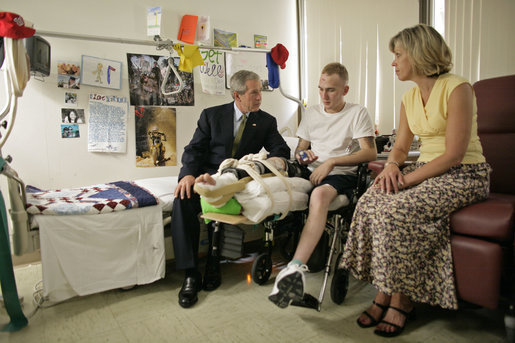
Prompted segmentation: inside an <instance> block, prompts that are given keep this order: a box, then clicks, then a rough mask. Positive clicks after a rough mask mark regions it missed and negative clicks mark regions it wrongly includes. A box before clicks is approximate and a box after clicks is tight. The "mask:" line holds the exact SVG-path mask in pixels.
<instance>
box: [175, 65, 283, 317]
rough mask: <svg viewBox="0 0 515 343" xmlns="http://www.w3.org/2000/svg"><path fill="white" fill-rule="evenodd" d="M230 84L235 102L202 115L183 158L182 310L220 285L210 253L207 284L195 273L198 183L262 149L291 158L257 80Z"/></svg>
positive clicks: (178, 246) (179, 223)
mask: <svg viewBox="0 0 515 343" xmlns="http://www.w3.org/2000/svg"><path fill="white" fill-rule="evenodd" d="M230 84H231V93H232V97H233V99H234V102H231V103H229V104H225V105H220V106H216V107H211V108H208V109H205V110H204V111H202V113H201V114H200V119H199V120H198V123H197V129H196V130H195V133H194V135H193V138H192V139H191V141H190V143H189V144H188V145H187V146H186V147H185V148H184V153H183V154H182V168H181V171H180V173H179V184H178V185H177V188H176V189H175V201H174V204H173V211H172V223H171V226H172V240H173V248H174V254H175V261H176V267H177V269H184V270H185V278H184V282H183V285H182V288H181V290H180V291H179V304H180V305H181V306H182V307H184V308H188V307H191V306H193V305H194V304H195V303H196V302H197V300H198V297H197V293H198V292H199V291H200V290H201V289H202V288H203V289H204V290H206V291H212V290H215V289H216V288H218V286H220V283H221V275H220V266H219V260H218V259H217V258H214V257H213V256H211V249H209V251H208V258H207V264H206V272H205V274H204V280H202V276H201V273H200V272H199V271H198V269H197V258H198V247H199V235H200V223H199V219H198V214H199V213H200V212H201V206H200V197H199V195H198V194H195V193H194V192H193V185H194V183H195V178H196V177H198V176H199V175H201V174H204V173H209V174H214V173H215V172H216V171H217V169H218V166H219V165H220V163H221V162H222V161H223V160H225V159H227V158H231V157H232V158H236V159H240V158H241V157H243V156H245V155H247V154H255V153H258V152H259V151H260V150H261V148H263V147H264V148H265V149H266V150H267V151H269V156H279V157H285V158H289V157H290V149H289V148H288V145H287V144H286V142H285V141H284V139H283V138H282V137H281V135H280V134H279V132H278V131H277V121H276V119H275V118H274V117H273V116H272V115H270V114H268V113H266V112H264V111H262V110H260V109H259V107H260V106H261V81H260V78H259V76H258V75H257V74H256V73H254V72H251V71H246V70H241V71H239V72H237V73H235V74H234V75H233V76H232V77H231V82H230ZM241 123H243V126H242V125H240V124H241ZM240 126H241V130H240ZM210 243H211V242H210Z"/></svg>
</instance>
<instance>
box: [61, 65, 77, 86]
mask: <svg viewBox="0 0 515 343" xmlns="http://www.w3.org/2000/svg"><path fill="white" fill-rule="evenodd" d="M57 87H59V88H72V89H79V88H80V65H79V63H77V62H57Z"/></svg>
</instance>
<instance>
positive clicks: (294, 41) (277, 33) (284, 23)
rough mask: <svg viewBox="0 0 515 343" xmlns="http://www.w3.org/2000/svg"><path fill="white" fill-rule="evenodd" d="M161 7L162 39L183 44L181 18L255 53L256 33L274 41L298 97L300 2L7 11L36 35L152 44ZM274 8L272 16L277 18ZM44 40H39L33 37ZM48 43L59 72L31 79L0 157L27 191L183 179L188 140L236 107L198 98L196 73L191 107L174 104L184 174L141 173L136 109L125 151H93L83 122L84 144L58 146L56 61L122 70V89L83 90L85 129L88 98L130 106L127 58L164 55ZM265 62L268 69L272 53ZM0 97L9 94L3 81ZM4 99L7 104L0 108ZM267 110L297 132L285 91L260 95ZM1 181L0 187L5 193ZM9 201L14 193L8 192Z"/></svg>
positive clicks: (66, 5) (25, 4)
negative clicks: (202, 120) (86, 61)
mask: <svg viewBox="0 0 515 343" xmlns="http://www.w3.org/2000/svg"><path fill="white" fill-rule="evenodd" d="M154 6H161V7H162V27H161V36H162V37H163V38H164V39H172V40H174V41H177V32H178V29H179V25H180V21H181V18H182V16H183V15H185V14H192V15H198V16H201V15H205V16H209V17H210V23H211V27H212V28H219V29H222V30H225V31H231V32H236V33H237V34H238V43H239V44H244V45H247V46H253V40H254V34H260V35H266V36H267V37H268V45H269V47H273V46H275V45H276V44H277V43H281V44H283V45H285V46H286V47H287V49H288V51H289V58H288V61H287V68H286V69H285V70H283V71H282V73H281V81H282V83H281V84H282V87H283V89H284V91H285V92H287V93H288V94H291V95H293V96H295V97H298V91H299V86H298V84H299V81H298V62H297V61H298V48H297V45H298V35H297V15H296V0H281V1H276V0H262V1H259V2H248V1H236V0H218V1H202V0H189V1H164V2H161V3H158V2H155V1H149V0H137V1H136V0H111V1H101V0H91V1H69V0H68V1H67V0H45V1H40V0H24V1H16V0H7V1H2V4H1V5H0V10H2V11H11V12H15V13H18V14H20V15H22V16H23V17H24V19H25V20H27V21H30V22H32V23H33V24H34V28H35V29H36V31H37V30H42V31H47V32H60V33H69V34H78V35H89V36H101V37H112V38H122V39H132V40H148V41H151V40H152V38H151V37H149V36H147V28H146V25H147V16H146V11H147V8H150V7H154ZM271 9H273V10H271ZM36 33H37V32H36ZM43 37H44V38H45V39H46V40H48V41H49V42H50V44H51V49H52V69H51V74H50V76H49V77H45V78H44V80H43V81H40V80H36V79H34V78H32V79H31V80H30V81H29V83H28V85H27V88H26V89H25V92H24V94H23V96H22V97H21V98H20V99H19V105H18V111H17V116H16V123H15V125H14V129H13V131H12V133H11V136H10V137H9V139H8V141H7V142H6V144H5V146H4V148H3V149H2V154H3V156H7V155H11V156H12V157H13V162H12V163H11V166H12V167H13V168H14V169H15V170H16V171H17V172H18V174H19V175H20V177H21V178H22V179H23V180H24V181H25V183H26V184H30V185H34V186H37V187H39V188H43V189H52V188H62V187H75V186H85V185H91V184H96V183H103V182H109V181H117V180H131V179H139V178H150V177H160V176H169V175H178V173H179V169H180V157H181V155H182V151H183V150H184V146H185V145H186V144H187V143H188V142H189V140H190V139H191V137H192V135H193V132H194V130H195V128H196V123H197V120H198V118H199V116H200V113H201V111H202V109H204V108H206V107H209V106H214V105H218V104H222V103H227V102H230V101H232V97H231V95H230V92H229V90H226V91H225V95H223V96H219V95H208V94H204V93H203V92H202V90H201V84H200V82H199V68H195V69H194V90H195V105H194V106H176V107H175V108H176V113H177V141H176V146H177V154H178V156H177V157H178V161H179V162H178V165H177V166H163V167H150V168H142V167H136V142H135V115H134V107H133V106H130V107H129V109H128V120H127V152H126V153H98V152H88V132H87V124H81V125H79V127H80V138H67V139H63V138H61V132H60V127H61V121H62V118H61V108H63V107H68V106H65V105H64V93H65V89H63V88H58V87H57V72H56V69H57V68H56V66H57V62H58V61H76V62H79V63H80V61H81V56H82V55H89V56H94V57H99V58H103V59H109V60H115V61H121V62H122V68H123V72H122V82H121V83H122V87H121V89H120V90H112V89H108V88H99V87H92V86H88V85H84V84H82V85H81V88H80V89H79V90H77V93H78V106H77V108H83V109H85V114H86V122H87V121H88V116H89V114H88V101H89V99H88V98H89V94H90V93H99V94H105V95H117V96H124V97H127V99H129V90H128V72H127V63H126V61H127V57H126V54H127V53H135V54H149V55H161V56H167V55H168V54H169V53H168V51H166V50H161V51H158V50H156V48H155V47H153V46H144V45H133V44H122V43H111V42H101V41H94V40H76V39H63V38H56V37H45V36H43ZM260 55H262V56H263V64H265V54H263V53H260ZM0 90H1V91H2V94H3V92H4V86H3V82H2V83H1V86H0ZM4 100H5V97H4V96H2V97H0V102H2V104H0V105H3V101H4ZM262 109H264V110H265V111H267V112H269V113H271V114H273V115H274V116H275V117H276V118H277V122H278V126H279V128H283V127H287V126H288V127H290V128H291V129H292V130H295V128H296V123H297V109H298V106H297V104H296V103H295V102H293V101H291V100H288V99H286V98H285V97H283V96H282V95H281V94H280V93H279V91H278V90H275V91H273V92H264V93H263V104H262ZM4 186H5V182H4V180H2V189H3V190H5V189H6V188H5V187H4ZM3 193H4V194H6V193H7V192H6V191H4V192H3Z"/></svg>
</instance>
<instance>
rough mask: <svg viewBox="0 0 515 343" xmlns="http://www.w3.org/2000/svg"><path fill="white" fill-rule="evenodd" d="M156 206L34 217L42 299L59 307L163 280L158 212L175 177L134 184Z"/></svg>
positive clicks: (167, 202)
mask: <svg viewBox="0 0 515 343" xmlns="http://www.w3.org/2000/svg"><path fill="white" fill-rule="evenodd" d="M135 182H136V183H137V184H138V185H139V186H141V187H144V188H146V189H147V190H149V191H150V192H152V193H153V194H154V195H155V196H156V197H158V198H159V204H158V205H155V206H147V207H142V208H135V209H130V210H125V211H120V212H111V213H106V214H98V215H65V216H55V215H53V216H52V215H37V216H34V218H35V219H36V220H37V223H38V226H39V231H40V244H41V263H42V271H43V294H44V296H46V297H48V299H49V300H50V301H63V300H66V299H69V298H72V297H74V296H83V295H88V294H93V293H98V292H103V291H106V290H110V289H115V288H120V287H127V286H132V285H141V284H147V283H151V282H154V281H156V280H158V279H160V278H163V277H164V275H165V249H164V232H163V212H164V211H167V212H170V211H171V209H172V204H173V191H174V190H175V186H176V185H177V177H176V176H174V177H162V178H149V179H141V180H136V181H135Z"/></svg>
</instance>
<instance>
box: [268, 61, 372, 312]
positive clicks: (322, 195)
mask: <svg viewBox="0 0 515 343" xmlns="http://www.w3.org/2000/svg"><path fill="white" fill-rule="evenodd" d="M348 80H349V75H348V72H347V69H346V68H345V67H344V66H343V65H342V64H340V63H330V64H328V65H326V66H325V67H324V69H323V70H322V73H321V76H320V81H319V83H318V89H319V92H320V98H321V100H322V103H321V104H319V105H315V106H312V107H310V108H309V109H308V110H307V112H306V113H305V115H304V116H303V117H302V120H301V123H300V125H299V128H298V130H297V136H299V138H300V140H299V143H298V145H297V148H296V150H295V157H296V159H297V160H298V161H299V163H300V164H301V165H304V166H306V167H307V169H309V171H308V175H309V180H310V181H311V182H312V183H313V185H314V186H315V188H314V189H313V191H312V193H311V195H310V200H309V215H308V218H307V221H306V224H305V225H304V228H303V230H302V235H301V237H300V241H299V244H298V245H297V249H296V251H295V255H294V256H293V260H292V261H291V262H290V263H289V264H288V266H287V267H286V268H285V269H283V270H282V271H281V272H280V273H279V275H277V277H276V279H275V284H274V288H273V290H272V293H270V295H269V297H268V298H269V299H270V300H271V301H272V302H273V303H275V304H276V305H277V306H279V307H281V308H284V307H286V306H288V305H289V304H290V302H291V301H292V300H296V301H300V300H301V299H302V297H303V295H304V282H305V279H304V272H305V271H307V270H308V268H307V266H306V263H307V261H308V259H309V257H310V256H311V254H312V253H313V250H314V249H315V247H316V245H317V243H318V241H319V240H320V237H321V236H322V233H323V231H324V228H325V223H326V221H327V213H328V209H329V204H330V203H331V202H332V201H333V200H334V199H335V198H336V196H337V195H338V194H347V195H348V196H349V195H350V193H351V192H352V189H353V188H354V187H355V186H356V182H357V176H356V170H357V167H356V166H357V165H358V164H359V163H361V162H367V161H372V160H374V159H375V158H376V157H377V151H376V146H375V141H374V126H373V124H372V120H371V118H370V116H369V115H368V111H367V109H366V108H365V107H363V106H361V105H357V104H351V103H347V102H345V100H344V96H345V95H346V94H347V92H348V91H349V86H348Z"/></svg>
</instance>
